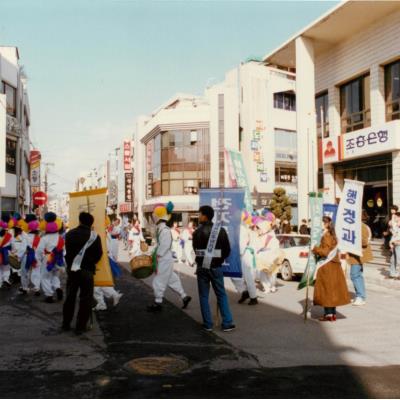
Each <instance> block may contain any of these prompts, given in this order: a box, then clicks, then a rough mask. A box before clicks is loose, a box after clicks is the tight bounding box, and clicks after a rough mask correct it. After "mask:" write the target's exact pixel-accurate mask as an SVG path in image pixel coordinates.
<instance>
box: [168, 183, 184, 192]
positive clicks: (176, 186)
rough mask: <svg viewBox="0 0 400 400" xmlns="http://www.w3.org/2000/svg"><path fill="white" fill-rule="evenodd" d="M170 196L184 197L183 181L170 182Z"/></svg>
mask: <svg viewBox="0 0 400 400" xmlns="http://www.w3.org/2000/svg"><path fill="white" fill-rule="evenodd" d="M169 194H170V195H182V194H183V181H182V180H180V181H170V182H169Z"/></svg>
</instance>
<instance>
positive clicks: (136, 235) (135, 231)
mask: <svg viewBox="0 0 400 400" xmlns="http://www.w3.org/2000/svg"><path fill="white" fill-rule="evenodd" d="M128 241H129V245H130V250H129V255H130V257H131V258H132V257H136V256H139V255H140V254H141V250H140V243H141V242H144V237H143V234H142V229H141V227H140V224H139V220H135V221H134V222H133V224H132V227H131V229H130V231H129V235H128ZM115 261H116V260H115Z"/></svg>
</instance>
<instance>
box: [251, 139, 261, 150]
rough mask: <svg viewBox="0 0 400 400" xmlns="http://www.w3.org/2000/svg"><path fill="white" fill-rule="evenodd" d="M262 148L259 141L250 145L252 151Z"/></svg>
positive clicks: (254, 141) (253, 141)
mask: <svg viewBox="0 0 400 400" xmlns="http://www.w3.org/2000/svg"><path fill="white" fill-rule="evenodd" d="M259 147H260V145H259V142H258V140H252V141H251V143H250V148H251V150H258V149H259Z"/></svg>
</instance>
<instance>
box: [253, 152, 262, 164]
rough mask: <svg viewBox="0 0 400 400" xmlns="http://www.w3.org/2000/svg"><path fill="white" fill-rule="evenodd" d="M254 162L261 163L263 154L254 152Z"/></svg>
mask: <svg viewBox="0 0 400 400" xmlns="http://www.w3.org/2000/svg"><path fill="white" fill-rule="evenodd" d="M253 160H254V161H255V162H259V161H261V152H259V151H255V152H253Z"/></svg>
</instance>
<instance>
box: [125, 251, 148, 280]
mask: <svg viewBox="0 0 400 400" xmlns="http://www.w3.org/2000/svg"><path fill="white" fill-rule="evenodd" d="M130 265H131V272H132V275H133V276H134V277H135V278H138V279H145V278H147V277H149V276H150V275H151V274H152V273H153V259H152V257H151V256H149V255H146V254H142V255H141V256H137V257H133V258H132V260H131V261H130Z"/></svg>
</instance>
